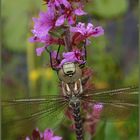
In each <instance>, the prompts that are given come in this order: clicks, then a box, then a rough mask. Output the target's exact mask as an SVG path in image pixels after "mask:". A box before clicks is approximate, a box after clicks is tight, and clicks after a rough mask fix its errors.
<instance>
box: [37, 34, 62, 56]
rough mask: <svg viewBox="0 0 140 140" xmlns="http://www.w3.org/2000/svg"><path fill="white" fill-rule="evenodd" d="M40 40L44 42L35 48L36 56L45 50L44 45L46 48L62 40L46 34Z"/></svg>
mask: <svg viewBox="0 0 140 140" xmlns="http://www.w3.org/2000/svg"><path fill="white" fill-rule="evenodd" d="M41 41H42V42H43V43H44V44H45V46H43V47H40V48H37V49H36V54H37V56H41V54H42V53H43V52H44V51H45V47H46V48H47V47H48V46H50V45H52V44H59V43H60V44H62V41H60V40H59V39H57V38H53V37H51V36H50V35H46V37H45V38H44V39H43V38H42V40H41ZM41 41H40V42H41Z"/></svg>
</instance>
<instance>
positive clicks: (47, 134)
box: [44, 129, 53, 140]
mask: <svg viewBox="0 0 140 140" xmlns="http://www.w3.org/2000/svg"><path fill="white" fill-rule="evenodd" d="M52 137H53V131H52V130H51V129H46V130H45V131H44V140H51V138H52Z"/></svg>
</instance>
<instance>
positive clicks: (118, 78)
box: [1, 0, 138, 140]
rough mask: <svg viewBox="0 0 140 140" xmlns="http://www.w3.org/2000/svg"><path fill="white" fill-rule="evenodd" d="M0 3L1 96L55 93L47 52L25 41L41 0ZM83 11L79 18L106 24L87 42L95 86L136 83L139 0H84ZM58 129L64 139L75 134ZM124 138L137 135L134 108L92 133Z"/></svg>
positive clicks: (9, 138) (101, 139)
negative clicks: (125, 119)
mask: <svg viewBox="0 0 140 140" xmlns="http://www.w3.org/2000/svg"><path fill="white" fill-rule="evenodd" d="M1 4H2V7H1V8H2V98H3V99H11V98H15V97H25V96H26V97H27V96H39V95H45V94H54V93H55V94H57V93H58V91H59V88H58V83H57V82H58V78H57V75H56V73H55V72H54V71H52V70H51V68H50V67H49V66H48V65H49V57H48V54H45V53H44V54H43V55H42V56H40V57H38V56H36V54H35V48H36V47H37V46H36V44H31V43H29V42H28V38H29V37H31V36H32V34H31V29H32V27H33V22H32V17H37V16H38V13H39V11H41V10H42V11H43V10H45V9H46V6H45V5H43V2H42V1H41V0H14V1H9V0H2V3H1ZM85 11H87V12H88V13H89V14H88V15H87V16H84V17H82V18H79V21H82V22H86V23H87V22H93V24H94V25H95V26H97V25H101V26H103V28H104V30H105V35H104V36H101V37H99V38H93V39H92V40H91V44H90V46H89V47H88V60H87V64H88V66H90V67H91V68H92V69H93V72H94V74H93V82H94V84H95V86H96V87H97V88H115V87H116V88H118V87H123V86H129V85H136V84H138V0H89V3H87V5H86V6H85ZM16 113H18V112H16ZM4 115H5V114H3V118H2V121H4V120H5V117H4ZM31 126H32V125H31ZM14 129H15V131H19V130H16V128H14ZM17 129H18V128H17ZM6 131H7V129H5V128H4V127H2V138H3V140H16V139H18V138H19V136H18V135H17V136H13V135H12V134H11V133H10V132H8V133H7V134H5V132H6ZM8 131H10V130H8ZM22 131H23V130H20V132H18V133H19V134H20V133H21V132H22ZM41 131H43V130H41ZM67 133H68V135H69V137H68V136H67ZM61 134H65V137H63V139H64V140H66V139H67V140H70V139H74V134H73V133H72V134H70V133H69V130H68V129H62V130H61ZM124 139H127V140H136V139H138V116H137V113H136V115H135V114H134V115H132V117H131V118H130V120H129V123H127V122H123V123H107V122H106V123H102V124H101V125H99V127H98V130H97V133H96V134H95V138H94V140H124Z"/></svg>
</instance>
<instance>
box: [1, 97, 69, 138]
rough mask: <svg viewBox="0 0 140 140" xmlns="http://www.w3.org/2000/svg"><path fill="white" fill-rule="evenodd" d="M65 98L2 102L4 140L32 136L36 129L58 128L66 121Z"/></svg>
mask: <svg viewBox="0 0 140 140" xmlns="http://www.w3.org/2000/svg"><path fill="white" fill-rule="evenodd" d="M66 107H67V102H66V101H65V98H64V97H62V96H57V95H47V96H43V97H40V98H30V99H14V100H3V101H2V118H3V120H2V129H3V139H7V138H6V136H7V135H8V136H10V137H13V139H15V137H16V138H18V137H19V136H25V135H26V136H27V135H31V132H32V130H33V129H35V128H40V129H42V130H44V129H45V128H56V127H58V125H59V123H60V122H61V121H62V119H64V111H65V108H66ZM9 130H10V131H9Z"/></svg>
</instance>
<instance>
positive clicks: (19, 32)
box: [2, 0, 41, 52]
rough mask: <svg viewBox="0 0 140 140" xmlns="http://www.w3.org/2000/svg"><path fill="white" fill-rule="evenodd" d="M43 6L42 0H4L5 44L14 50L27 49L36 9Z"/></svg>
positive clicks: (3, 32) (3, 29) (3, 25)
mask: <svg viewBox="0 0 140 140" xmlns="http://www.w3.org/2000/svg"><path fill="white" fill-rule="evenodd" d="M40 6H41V2H40V1H38V0H37V1H34V0H14V1H12V2H11V1H9V0H3V1H2V27H3V28H2V34H3V46H4V47H7V48H8V49H9V50H12V51H18V52H21V51H25V50H26V47H27V41H28V38H27V34H28V32H29V31H30V29H29V23H30V22H29V21H31V17H32V13H33V11H34V9H36V10H37V8H39V7H40Z"/></svg>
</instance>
